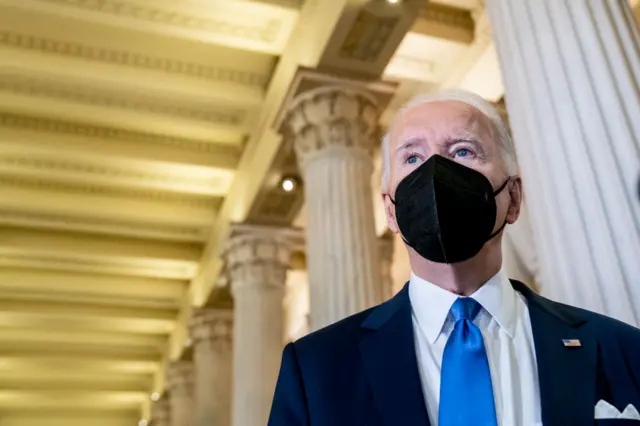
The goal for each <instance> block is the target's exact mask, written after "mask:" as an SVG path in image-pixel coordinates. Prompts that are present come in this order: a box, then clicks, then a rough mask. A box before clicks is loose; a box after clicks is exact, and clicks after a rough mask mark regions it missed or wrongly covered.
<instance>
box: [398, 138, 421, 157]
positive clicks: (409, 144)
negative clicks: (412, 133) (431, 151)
mask: <svg viewBox="0 0 640 426" xmlns="http://www.w3.org/2000/svg"><path fill="white" fill-rule="evenodd" d="M424 141H425V139H424V138H422V137H415V138H410V139H407V140H406V141H405V142H404V143H403V144H402V145H400V146H399V147H397V148H396V154H397V153H398V152H400V151H403V150H406V149H409V148H414V147H416V146H418V145H420V143H421V142H424Z"/></svg>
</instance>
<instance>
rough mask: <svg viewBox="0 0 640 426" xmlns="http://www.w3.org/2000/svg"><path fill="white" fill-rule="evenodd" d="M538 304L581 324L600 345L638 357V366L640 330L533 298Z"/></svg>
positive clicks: (588, 312) (563, 305) (614, 320)
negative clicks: (613, 345) (612, 347)
mask: <svg viewBox="0 0 640 426" xmlns="http://www.w3.org/2000/svg"><path fill="white" fill-rule="evenodd" d="M535 298H536V299H538V303H541V304H543V305H547V307H548V310H549V311H551V312H554V313H555V314H556V315H558V316H560V317H561V318H562V319H564V320H565V321H568V322H574V323H581V324H579V325H580V326H581V327H584V329H585V330H588V332H589V333H590V334H593V335H594V336H597V338H598V341H600V342H602V343H609V344H611V343H613V342H615V343H616V345H617V346H618V348H620V349H622V350H623V351H625V352H627V351H631V353H634V351H635V354H636V355H638V358H636V359H637V360H638V361H636V363H639V364H640V329H638V328H636V327H634V326H632V325H629V324H627V323H624V322H622V321H618V320H616V319H614V318H611V317H608V316H606V315H602V314H598V313H595V312H592V311H589V310H587V309H582V308H577V307H575V306H570V305H566V304H564V303H560V302H554V301H552V300H549V299H547V298H545V297H543V296H538V295H536V296H535Z"/></svg>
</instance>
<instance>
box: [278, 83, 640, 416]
mask: <svg viewBox="0 0 640 426" xmlns="http://www.w3.org/2000/svg"><path fill="white" fill-rule="evenodd" d="M382 155H383V157H384V160H383V162H384V164H383V185H382V190H383V194H382V196H383V199H384V204H385V208H386V212H387V219H388V225H389V228H390V229H391V230H392V231H394V232H396V233H400V234H401V236H402V238H403V240H404V241H405V244H406V246H407V250H408V253H409V260H410V264H411V278H410V280H409V282H408V283H407V285H406V286H405V287H404V289H403V290H402V291H400V292H399V293H398V295H396V296H395V297H394V298H393V299H391V300H389V301H387V302H385V303H383V304H382V305H379V306H377V307H374V308H372V309H369V310H367V311H364V312H361V313H359V314H356V315H354V316H351V317H349V318H347V319H345V320H342V321H340V322H338V323H336V324H333V325H331V326H329V327H327V328H325V329H322V330H320V331H317V332H315V333H312V334H310V335H308V336H306V337H304V338H302V339H300V340H299V341H297V342H295V343H291V344H289V345H288V346H287V347H286V348H285V350H284V354H283V360H282V367H281V371H280V376H279V378H278V384H277V386H276V392H275V397H274V401H273V407H272V412H271V418H270V420H269V425H270V426H303V425H305V426H342V425H344V426H347V425H348V426H355V425H368V426H372V425H386V426H395V425H398V426H418V425H420V426H423V425H432V426H452V425H459V426H462V425H505V426H518V425H522V426H525V425H526V426H530V425H540V424H544V425H545V426H551V425H558V426H569V425H581V426H582V425H594V424H607V425H618V424H619V425H622V424H638V425H640V415H637V414H638V413H637V412H636V408H640V330H638V329H636V328H633V327H631V326H629V325H626V324H623V323H621V322H618V321H616V320H613V319H610V318H607V317H604V316H601V315H598V314H595V313H592V312H588V311H585V310H582V309H578V308H574V307H570V306H567V305H562V304H559V303H556V302H552V301H550V300H548V299H545V298H543V297H540V296H538V295H536V294H534V293H533V292H532V291H531V290H529V289H528V288H527V287H526V286H524V285H523V284H521V283H519V282H515V281H513V282H510V281H509V279H508V278H507V277H506V276H505V274H504V272H503V271H502V255H501V240H502V232H503V230H504V227H505V225H507V224H512V223H514V222H515V221H516V220H517V219H518V215H519V213H520V203H521V200H522V183H521V180H520V178H519V177H518V176H517V167H516V161H515V153H514V148H513V144H512V142H511V139H510V137H509V135H508V133H507V131H506V130H505V126H504V124H503V123H502V120H501V118H500V116H499V115H498V114H497V112H496V111H495V110H494V109H493V108H492V107H491V105H490V104H488V103H487V102H485V101H484V100H483V99H482V98H480V97H478V96H476V95H473V94H470V93H466V92H457V91H453V92H445V93H440V94H432V95H426V96H422V97H419V98H417V99H415V100H414V101H412V102H410V103H409V104H408V105H407V106H406V107H404V108H403V109H402V110H401V111H400V112H399V113H398V115H397V117H396V120H395V122H394V123H393V124H392V126H391V128H390V131H389V134H388V135H387V136H386V137H385V138H384V141H383V147H382ZM556 208H562V206H556ZM575 267H580V265H575ZM638 278H639V279H640V277H638ZM549 285H553V283H549ZM575 291H580V283H576V287H575ZM621 412H623V415H624V416H625V417H627V418H637V420H621V419H617V417H619V415H620V414H621ZM636 416H637V417H636ZM600 418H616V419H615V420H600Z"/></svg>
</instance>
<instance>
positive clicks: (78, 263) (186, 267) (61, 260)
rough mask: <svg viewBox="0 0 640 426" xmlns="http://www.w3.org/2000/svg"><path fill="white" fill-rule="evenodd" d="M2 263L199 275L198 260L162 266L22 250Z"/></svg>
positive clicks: (151, 274) (5, 256)
mask: <svg viewBox="0 0 640 426" xmlns="http://www.w3.org/2000/svg"><path fill="white" fill-rule="evenodd" d="M0 266H2V267H21V268H34V269H46V270H52V271H81V272H96V271H100V272H102V273H107V274H116V275H120V274H122V275H134V276H141V277H164V278H172V279H191V278H193V276H194V275H195V272H196V269H197V264H195V262H175V261H174V262H172V263H163V264H162V265H159V264H158V263H157V262H155V263H151V264H145V263H144V262H126V261H122V262H117V261H109V260H104V259H77V258H69V257H65V256H45V255H36V254H33V253H30V254H19V253H5V254H3V255H1V256H0Z"/></svg>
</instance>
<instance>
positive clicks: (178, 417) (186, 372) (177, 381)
mask: <svg viewBox="0 0 640 426" xmlns="http://www.w3.org/2000/svg"><path fill="white" fill-rule="evenodd" d="M167 387H168V388H169V404H170V407H171V410H170V411H171V426H193V364H192V363H191V362H189V361H174V362H172V363H171V364H169V368H168V369H167Z"/></svg>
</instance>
